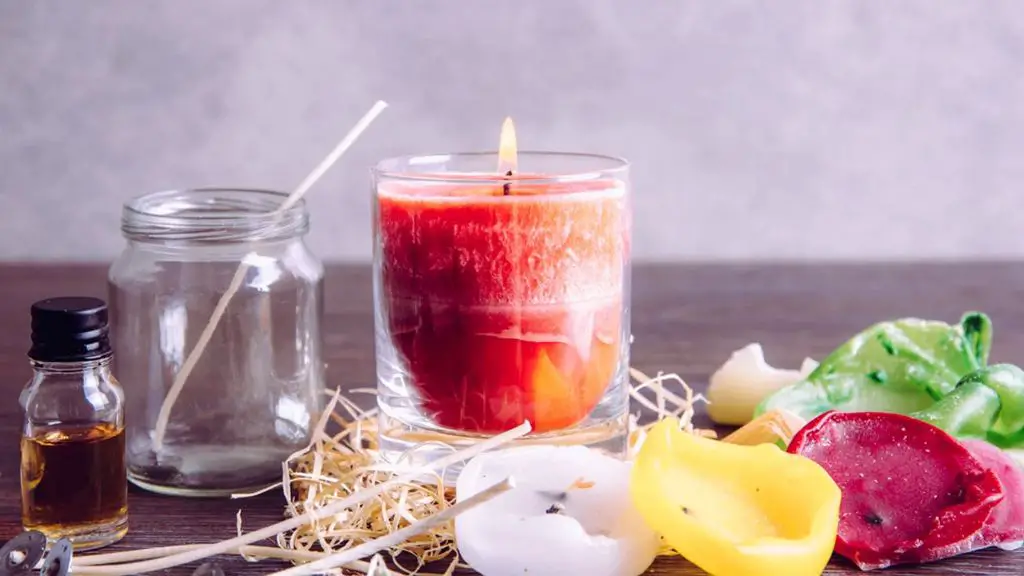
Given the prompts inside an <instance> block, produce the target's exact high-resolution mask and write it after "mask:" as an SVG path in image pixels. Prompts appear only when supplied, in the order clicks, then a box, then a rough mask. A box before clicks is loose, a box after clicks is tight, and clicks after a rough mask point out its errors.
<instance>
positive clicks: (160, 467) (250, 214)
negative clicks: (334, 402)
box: [109, 189, 324, 496]
mask: <svg viewBox="0 0 1024 576" xmlns="http://www.w3.org/2000/svg"><path fill="white" fill-rule="evenodd" d="M286 197H287V195H286V194H283V193H279V192H270V191H264V190H241V189H196V190H183V191H167V192H156V193H152V194H147V195H144V196H141V197H138V198H135V199H134V200H131V201H129V202H128V203H127V204H125V206H124V210H123V214H122V220H121V230H122V233H123V235H124V237H125V239H126V240H127V246H126V248H125V249H124V251H123V252H122V253H121V255H120V257H119V258H118V259H117V260H116V261H115V262H114V264H113V265H112V266H111V268H110V273H109V291H110V301H111V315H112V338H113V345H114V351H115V355H114V357H115V362H116V366H115V369H116V373H117V374H119V376H120V379H121V381H122V382H123V383H124V384H125V395H126V402H127V414H126V419H127V431H128V445H127V459H128V475H129V479H130V480H131V481H132V482H133V483H134V484H136V485H138V486H140V487H142V488H145V489H148V490H151V491H154V492H160V493H168V494H179V495H193V496H219V495H226V494H231V493H234V492H239V491H244V490H249V489H254V488H258V487H261V486H265V485H267V484H269V483H271V482H273V481H274V480H275V479H277V478H278V477H279V476H280V473H281V462H282V461H283V460H284V459H286V458H287V457H288V456H289V455H290V454H291V453H293V452H295V451H296V450H298V449H300V448H302V447H303V446H305V445H306V444H307V443H308V441H309V438H310V435H311V433H312V431H313V427H314V426H315V425H316V421H317V417H318V413H319V412H320V410H321V409H322V406H323V400H324V394H323V386H324V362H323V360H322V341H321V340H322V338H321V318H322V315H323V266H322V264H321V263H320V261H319V260H318V259H317V258H316V257H315V256H314V255H313V254H312V253H311V252H310V250H309V248H308V247H307V246H306V243H305V241H304V237H305V235H306V232H307V231H308V229H309V216H308V214H307V212H306V208H305V204H304V203H302V202H299V203H297V204H295V205H294V206H292V207H290V208H288V209H286V210H283V211H278V208H279V207H280V206H281V205H282V202H284V200H285V198H286Z"/></svg>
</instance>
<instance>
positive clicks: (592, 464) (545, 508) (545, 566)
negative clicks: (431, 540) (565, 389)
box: [455, 446, 659, 576]
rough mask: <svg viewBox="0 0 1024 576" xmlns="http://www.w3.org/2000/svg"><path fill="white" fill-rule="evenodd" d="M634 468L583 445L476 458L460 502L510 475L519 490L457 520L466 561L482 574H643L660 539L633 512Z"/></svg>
mask: <svg viewBox="0 0 1024 576" xmlns="http://www.w3.org/2000/svg"><path fill="white" fill-rule="evenodd" d="M630 466H631V464H630V463H629V462H624V461H622V460H617V459H615V458H612V457H610V456H607V455H605V454H602V453H600V452H597V451H596V450H591V449H589V448H585V447H582V446H525V447H519V448H510V449H506V450H500V451H496V452H488V453H485V454H482V455H480V456H477V457H476V458H474V459H472V460H471V461H470V462H469V463H468V464H466V466H465V468H463V470H462V473H461V474H460V475H459V479H458V482H457V484H456V499H457V500H459V501H462V500H465V499H466V498H469V497H471V496H473V495H474V494H476V493H477V492H480V491H481V490H484V489H485V488H487V487H488V486H490V485H492V484H494V483H495V482H497V481H499V480H501V479H502V478H505V477H506V476H512V477H514V478H515V479H516V488H515V489H514V490H511V491H509V492H506V493H505V494H502V495H500V496H498V497H497V498H495V499H493V500H491V501H489V502H486V503H484V504H481V505H479V506H476V507H475V508H472V509H470V510H468V511H467V512H464V513H463V514H461V515H459V516H458V517H456V519H455V538H456V542H457V544H458V547H459V553H460V554H461V555H462V559H463V560H464V561H465V562H466V563H468V564H469V565H470V566H472V567H473V569H474V570H476V571H477V572H480V573H481V574H483V575H484V576H506V575H508V576H513V575H515V576H522V575H524V574H529V575H531V576H547V575H551V576H566V575H576V574H579V575H581V576H582V575H586V576H637V575H639V574H642V573H643V572H644V571H645V570H646V569H647V568H648V567H649V566H650V565H651V563H652V562H654V558H655V556H656V555H657V553H658V548H659V539H658V536H657V535H656V534H655V533H654V531H652V530H651V529H650V528H648V527H647V525H646V524H645V523H644V521H643V519H642V518H641V517H640V514H639V513H638V512H637V511H636V509H635V508H633V503H632V501H631V500H630V495H629V475H630ZM553 507H554V509H557V510H558V512H557V513H549V511H551V510H553Z"/></svg>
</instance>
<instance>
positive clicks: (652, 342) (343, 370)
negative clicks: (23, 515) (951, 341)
mask: <svg viewBox="0 0 1024 576" xmlns="http://www.w3.org/2000/svg"><path fill="white" fill-rule="evenodd" d="M105 274H106V270H105V266H65V265H47V266H43V265H33V264H24V265H0V394H2V395H3V398H4V399H5V400H4V401H3V402H0V538H3V539H7V538H10V537H11V536H13V535H14V534H16V533H17V532H18V531H19V530H20V525H19V521H20V517H19V489H18V429H19V426H20V422H21V416H20V413H19V408H18V404H17V398H18V393H19V392H20V390H21V388H22V386H23V385H24V382H25V381H26V379H27V378H28V376H29V367H28V364H27V360H26V358H25V352H26V351H27V350H28V345H29V329H28V328H29V316H28V309H29V305H30V304H31V303H32V302H33V301H35V300H37V299H41V298H45V297H50V296H60V295H93V296H100V297H105V291H106V284H105ZM633 277H634V283H633V286H634V287H633V298H632V301H633V333H634V336H635V342H634V345H633V362H632V364H633V365H634V366H635V367H637V368H639V369H641V370H643V371H645V372H648V373H653V372H656V371H658V370H663V371H667V372H676V373H678V374H680V375H681V376H683V377H684V378H686V379H687V381H688V382H690V383H691V384H692V385H694V386H695V387H696V388H698V389H700V388H702V387H703V386H704V385H705V382H706V381H707V378H708V375H709V374H710V373H711V372H712V371H713V370H714V369H715V368H716V367H718V366H719V365H720V364H721V363H722V362H723V361H724V360H725V359H726V358H727V357H728V355H729V354H730V352H732V351H733V350H735V349H736V348H739V347H741V346H743V345H745V344H747V343H749V342H753V341H758V342H761V343H762V345H763V346H764V348H765V353H766V355H767V357H768V361H769V362H771V363H775V364H778V365H782V366H790V367H796V366H798V365H799V362H800V361H801V360H802V359H803V358H804V357H805V356H811V357H813V358H816V359H820V358H821V357H822V356H823V355H825V354H826V353H828V352H829V351H831V350H832V349H833V348H834V347H836V346H837V345H838V344H840V343H841V342H843V341H845V340H846V339H848V338H849V337H850V336H852V335H853V334H854V333H855V332H857V331H859V330H861V329H862V328H864V327H866V326H868V325H869V324H871V323H873V322H876V321H879V320H885V319H890V318H896V317H900V316H919V317H927V318H934V319H942V320H947V321H956V320H958V319H959V317H960V314H961V313H962V312H964V311H965V310H968V309H977V310H981V311H984V312H987V313H988V314H989V315H991V316H992V319H993V322H994V326H995V335H994V346H993V354H992V358H993V360H994V361H1008V362H1024V351H1022V346H1024V305H1022V304H1024V264H1002V263H990V264H935V265H902V264H890V265H821V266H810V265H803V266H798V265H765V266H735V265H720V266H715V265H690V266H682V265H657V266H655V265H651V266H637V267H636V268H635V270H634V275H633ZM326 293H327V297H326V314H327V317H326V328H327V334H326V354H327V360H328V363H329V369H328V379H329V385H330V386H332V387H334V386H338V385H340V386H343V387H356V386H368V385H371V384H372V383H373V381H374V374H373V361H372V354H373V349H372V338H373V331H372V314H371V295H370V275H369V270H368V268H367V267H348V268H344V267H333V268H331V269H330V270H329V272H328V276H327V284H326ZM123 384H124V385H125V386H126V387H130V386H131V385H132V383H131V382H123ZM700 418H701V423H703V424H704V425H708V424H709V423H708V422H707V421H706V420H705V419H704V417H703V415H702V416H700ZM238 509H241V510H242V515H243V519H244V525H243V528H244V529H246V530H252V529H256V528H259V527H262V526H266V525H268V524H272V523H274V522H276V521H279V520H280V519H281V518H282V510H283V508H282V500H281V498H280V497H279V496H277V495H274V494H268V495H265V496H263V497H259V498H254V499H248V500H235V501H231V500H192V499H180V498H169V497H162V496H155V495H151V494H147V493H144V492H142V491H139V490H137V489H134V488H133V489H132V493H131V496H130V517H131V529H130V532H129V534H128V536H127V538H126V539H125V540H124V541H123V542H122V543H120V544H119V545H117V546H115V547H113V548H111V550H117V549H134V548H140V547H149V546H161V545H171V544H183V543H204V542H213V541H217V540H221V539H224V538H227V537H231V536H233V535H234V534H235V513H236V511H237V510H238ZM218 561H220V562H221V565H222V566H223V567H224V569H225V570H226V572H227V574H228V575H229V576H231V575H235V574H266V573H269V572H272V571H273V570H274V569H280V567H281V566H282V565H280V564H274V563H269V562H262V563H258V564H255V563H254V564H249V563H245V562H244V561H242V560H240V559H237V558H227V557H222V558H220V559H219V560H218ZM169 573H172V574H190V573H191V568H189V569H180V570H174V571H170V572H169ZM701 573H702V572H701V571H700V570H698V569H696V568H694V567H693V566H692V565H691V564H689V563H688V562H686V561H684V560H681V559H678V558H663V559H659V560H658V562H657V563H656V564H655V566H654V567H653V568H652V569H651V571H650V574H663V575H667V574H679V575H689V574H701ZM855 573H858V571H857V570H856V569H855V568H854V567H853V566H852V565H851V564H849V563H848V562H846V561H844V560H842V559H835V560H834V561H833V562H832V564H831V565H830V567H829V569H828V570H827V571H826V574H829V575H839V574H855ZM884 574H886V575H888V576H895V575H910V574H914V575H923V574H936V575H938V574H979V575H980V574H984V575H991V576H996V575H1007V576H1009V575H1011V574H1012V575H1015V576H1020V575H1022V574H1024V550H1021V551H1018V552H1002V551H995V550H986V551H981V552H976V553H974V554H970V555H967V556H962V557H960V558H954V559H951V560H947V561H943V562H939V563H935V564H930V565H927V566H919V567H912V568H897V569H891V570H887V571H885V572H884ZM768 576H773V575H768ZM778 576H785V575H778Z"/></svg>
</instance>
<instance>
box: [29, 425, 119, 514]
mask: <svg viewBox="0 0 1024 576" xmlns="http://www.w3.org/2000/svg"><path fill="white" fill-rule="evenodd" d="M124 460H125V435H124V429H123V428H117V427H116V426H115V425H114V424H111V423H105V422H100V423H93V424H91V425H87V426H80V427H74V426H61V427H60V428H59V429H54V430H39V431H37V434H36V435H34V436H33V437H31V438H27V437H23V438H22V439H21V502H22V508H21V519H22V523H23V525H24V526H25V528H26V529H30V530H39V531H41V532H43V533H44V534H48V533H54V532H58V533H59V532H62V531H63V530H64V529H66V528H68V527H69V526H74V528H75V530H76V531H81V530H85V531H88V530H89V529H90V528H91V527H96V528H99V527H102V526H105V525H108V524H111V523H115V522H117V521H118V520H119V519H120V518H123V517H124V515H125V514H126V512H127V510H128V489H127V477H126V472H125V461H124Z"/></svg>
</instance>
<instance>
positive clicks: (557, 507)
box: [544, 502, 565, 514]
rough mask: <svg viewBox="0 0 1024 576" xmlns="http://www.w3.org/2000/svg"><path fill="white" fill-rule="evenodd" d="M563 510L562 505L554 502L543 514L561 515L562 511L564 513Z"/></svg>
mask: <svg viewBox="0 0 1024 576" xmlns="http://www.w3.org/2000/svg"><path fill="white" fill-rule="evenodd" d="M564 510H565V506H564V505H562V504H560V503H558V502H555V503H554V504H552V505H551V506H550V507H549V508H548V509H547V510H545V511H544V513H545V514H561V513H562V511H564Z"/></svg>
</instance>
